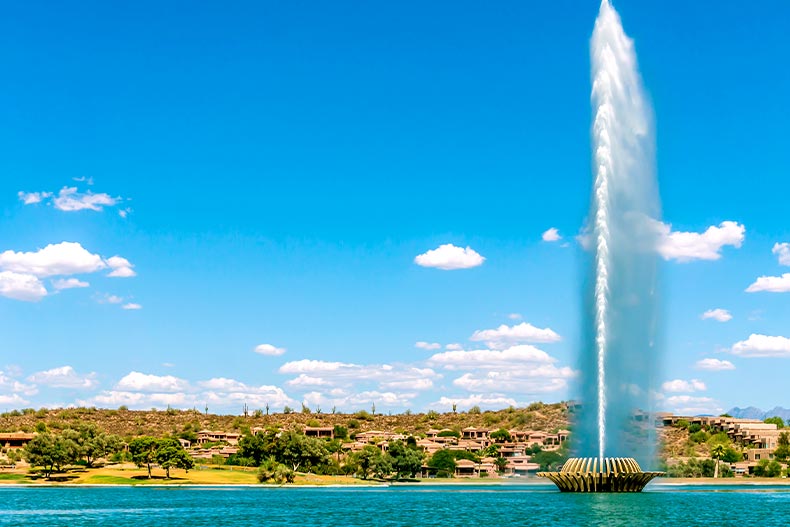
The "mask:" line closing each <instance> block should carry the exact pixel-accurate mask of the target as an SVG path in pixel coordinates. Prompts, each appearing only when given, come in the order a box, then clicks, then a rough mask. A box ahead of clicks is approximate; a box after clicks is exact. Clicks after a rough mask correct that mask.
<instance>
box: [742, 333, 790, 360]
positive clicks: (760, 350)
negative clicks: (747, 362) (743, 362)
mask: <svg viewBox="0 0 790 527" xmlns="http://www.w3.org/2000/svg"><path fill="white" fill-rule="evenodd" d="M732 353H733V355H739V356H741V357H790V338H787V337H781V336H776V337H772V336H769V335H759V334H755V333H752V334H751V335H749V338H748V339H746V340H741V341H739V342H736V343H735V344H733V345H732Z"/></svg>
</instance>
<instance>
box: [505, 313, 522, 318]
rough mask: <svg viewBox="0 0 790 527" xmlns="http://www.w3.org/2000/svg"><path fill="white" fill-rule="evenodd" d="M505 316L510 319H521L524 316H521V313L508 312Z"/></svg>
mask: <svg viewBox="0 0 790 527" xmlns="http://www.w3.org/2000/svg"><path fill="white" fill-rule="evenodd" d="M507 318H509V319H510V320H521V319H522V318H524V317H523V316H521V313H510V314H509V315H508V316H507Z"/></svg>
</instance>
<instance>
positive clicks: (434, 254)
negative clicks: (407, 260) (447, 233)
mask: <svg viewBox="0 0 790 527" xmlns="http://www.w3.org/2000/svg"><path fill="white" fill-rule="evenodd" d="M484 261H485V258H484V257H483V256H480V255H479V254H478V253H477V252H475V250H474V249H472V248H471V247H467V248H466V249H464V248H462V247H456V246H455V245H452V244H450V243H447V244H444V245H440V246H439V247H438V248H436V249H432V250H430V251H428V252H426V253H423V254H420V255H417V256H416V257H415V258H414V263H416V264H417V265H419V266H421V267H434V268H436V269H442V270H444V271H452V270H455V269H469V268H471V267H477V266H479V265H483V262H484Z"/></svg>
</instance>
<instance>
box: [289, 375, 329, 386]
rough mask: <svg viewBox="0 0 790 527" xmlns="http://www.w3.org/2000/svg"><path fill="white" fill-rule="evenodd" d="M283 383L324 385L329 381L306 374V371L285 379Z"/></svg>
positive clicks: (291, 384)
mask: <svg viewBox="0 0 790 527" xmlns="http://www.w3.org/2000/svg"><path fill="white" fill-rule="evenodd" d="M285 384H287V385H288V386H297V387H298V386H326V385H328V384H329V381H326V380H324V379H322V378H321V377H313V376H312V375H307V374H306V373H300V374H299V376H298V377H296V378H294V379H291V380H290V381H287V382H286V383H285Z"/></svg>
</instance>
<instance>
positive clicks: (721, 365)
mask: <svg viewBox="0 0 790 527" xmlns="http://www.w3.org/2000/svg"><path fill="white" fill-rule="evenodd" d="M694 366H695V367H696V368H697V369H698V370H707V371H724V370H734V369H735V365H734V364H733V363H731V362H730V361H728V360H720V359H701V360H698V361H697V362H696V363H695V364H694Z"/></svg>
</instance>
